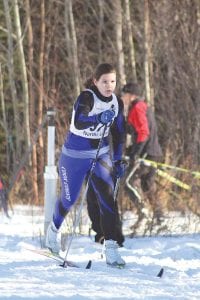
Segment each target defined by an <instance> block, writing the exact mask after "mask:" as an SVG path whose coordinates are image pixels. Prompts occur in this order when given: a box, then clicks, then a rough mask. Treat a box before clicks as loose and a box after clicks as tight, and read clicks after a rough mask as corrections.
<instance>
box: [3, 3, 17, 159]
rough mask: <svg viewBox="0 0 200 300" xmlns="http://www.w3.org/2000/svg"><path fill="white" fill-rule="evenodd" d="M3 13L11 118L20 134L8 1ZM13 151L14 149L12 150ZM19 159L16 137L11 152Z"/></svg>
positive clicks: (14, 157)
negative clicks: (11, 109)
mask: <svg viewBox="0 0 200 300" xmlns="http://www.w3.org/2000/svg"><path fill="white" fill-rule="evenodd" d="M3 3H4V11H5V18H6V25H7V29H8V30H7V40H8V50H7V55H8V59H7V63H8V74H9V84H10V92H11V97H12V105H13V111H14V113H13V117H14V127H15V128H16V131H17V132H20V131H21V130H20V125H19V112H18V99H17V91H16V86H15V67H14V49H13V28H12V21H11V17H10V7H9V2H8V0H4V1H3ZM13 150H14V149H13ZM19 157H20V136H19V135H16V153H15V152H13V161H14V162H15V161H16V159H19Z"/></svg>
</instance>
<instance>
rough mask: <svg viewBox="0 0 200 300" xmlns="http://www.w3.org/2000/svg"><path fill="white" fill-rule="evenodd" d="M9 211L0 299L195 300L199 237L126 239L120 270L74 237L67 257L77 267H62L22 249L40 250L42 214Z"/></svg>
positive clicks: (2, 224)
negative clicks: (90, 265)
mask: <svg viewBox="0 0 200 300" xmlns="http://www.w3.org/2000/svg"><path fill="white" fill-rule="evenodd" d="M14 212H15V214H14V215H13V216H12V218H11V219H10V220H9V219H7V218H6V217H5V216H4V215H3V214H0V217H1V218H0V299H42V300H44V299H53V300H55V299H56V300H62V299H75V300H79V299H81V300H82V299H140V300H141V299H148V300H150V299H157V300H163V299H164V300H168V299H181V300H185V299H188V300H192V299H200V234H191V233H190V234H189V233H188V234H184V235H180V234H179V235H177V236H168V237H165V236H159V237H158V236H157V237H155V236H154V237H138V238H133V239H130V238H126V241H125V243H124V247H123V248H120V252H121V254H122V256H123V258H124V259H125V260H126V262H127V267H126V268H125V269H122V270H119V269H113V268H110V267H107V266H106V264H105V260H104V258H103V259H102V258H101V246H100V245H97V244H95V243H94V242H93V240H92V238H91V237H88V235H83V236H76V237H75V238H74V240H73V243H72V246H71V250H70V253H69V255H68V258H69V259H71V260H74V261H76V262H77V263H79V264H80V265H81V266H83V268H65V269H64V268H62V267H60V266H59V265H58V263H57V262H56V261H54V260H52V259H50V258H48V257H44V256H41V255H39V254H37V253H34V252H31V251H29V250H28V248H31V247H32V248H34V247H38V248H39V247H40V242H41V238H40V232H43V222H44V220H43V213H42V212H40V211H39V210H38V211H37V210H30V208H27V207H18V208H15V209H14ZM177 226H178V225H177ZM90 259H91V260H92V267H91V269H89V270H86V269H84V266H85V265H86V264H87V262H88V260H90ZM161 268H164V273H163V276H162V277H161V278H159V277H157V274H158V272H159V271H160V269H161Z"/></svg>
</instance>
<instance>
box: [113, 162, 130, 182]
mask: <svg viewBox="0 0 200 300" xmlns="http://www.w3.org/2000/svg"><path fill="white" fill-rule="evenodd" d="M126 168H127V162H126V161H124V160H116V161H114V171H115V174H116V177H118V178H121V177H123V176H124V174H125V171H126Z"/></svg>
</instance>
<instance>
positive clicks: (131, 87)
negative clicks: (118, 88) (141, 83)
mask: <svg viewBox="0 0 200 300" xmlns="http://www.w3.org/2000/svg"><path fill="white" fill-rule="evenodd" d="M122 93H129V94H132V95H137V96H139V95H140V90H139V87H138V85H137V83H135V82H129V83H127V84H125V85H124V87H123V88H122Z"/></svg>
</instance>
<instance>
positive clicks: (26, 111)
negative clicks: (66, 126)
mask: <svg viewBox="0 0 200 300" xmlns="http://www.w3.org/2000/svg"><path fill="white" fill-rule="evenodd" d="M14 15H15V26H16V34H17V41H18V52H19V62H20V68H21V75H22V89H23V100H24V120H25V126H24V129H25V132H26V143H27V147H28V148H29V147H30V144H31V142H30V122H29V95H28V80H27V72H26V63H25V57H24V49H23V44H22V30H21V23H20V16H19V6H18V0H14Z"/></svg>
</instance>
